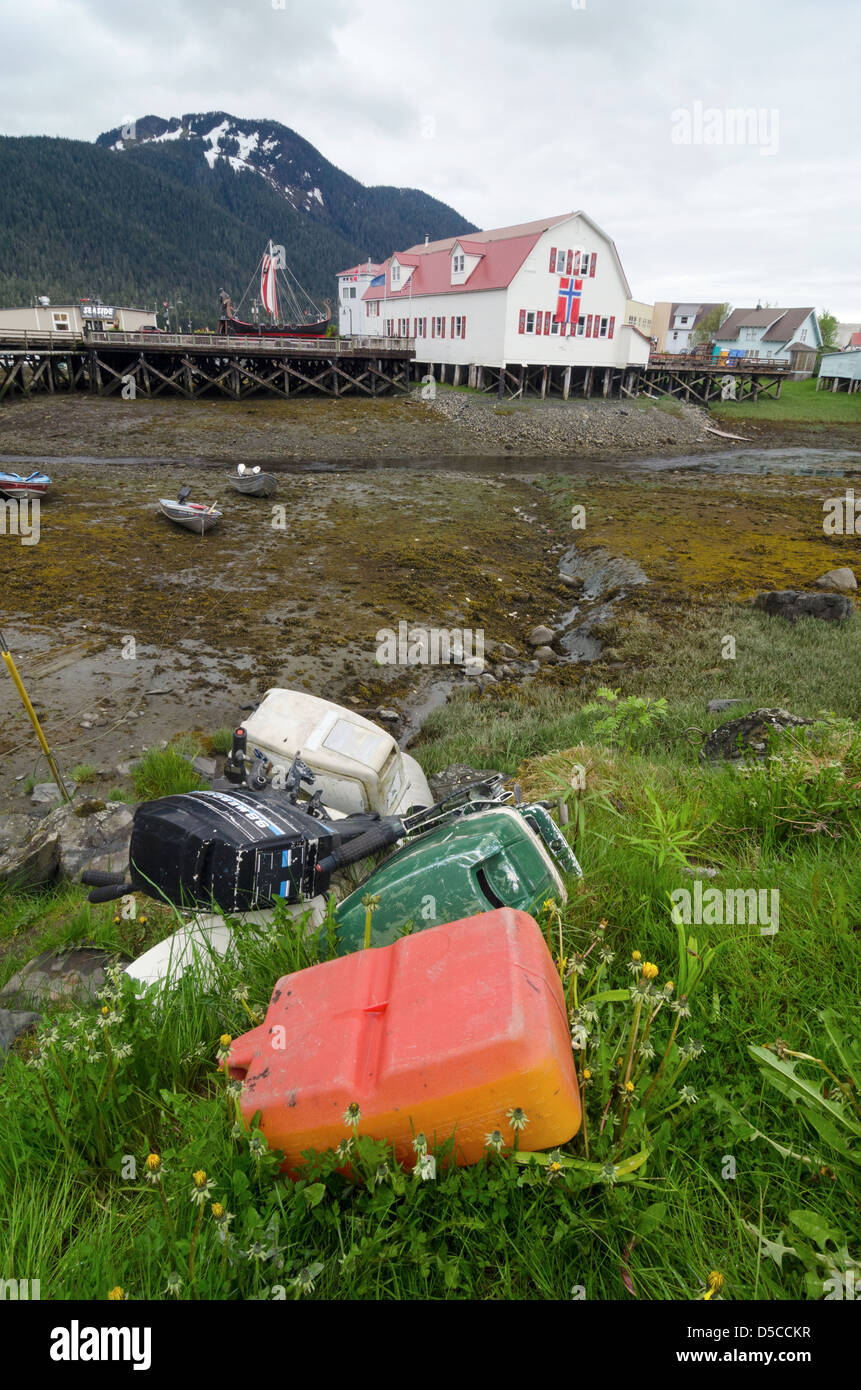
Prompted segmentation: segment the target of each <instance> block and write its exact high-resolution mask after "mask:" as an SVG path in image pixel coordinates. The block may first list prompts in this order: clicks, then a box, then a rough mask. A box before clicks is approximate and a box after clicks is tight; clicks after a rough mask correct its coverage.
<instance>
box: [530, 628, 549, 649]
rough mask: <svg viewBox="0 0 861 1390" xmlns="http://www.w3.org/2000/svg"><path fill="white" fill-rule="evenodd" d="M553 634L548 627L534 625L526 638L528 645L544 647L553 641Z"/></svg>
mask: <svg viewBox="0 0 861 1390" xmlns="http://www.w3.org/2000/svg"><path fill="white" fill-rule="evenodd" d="M553 637H554V634H553V632H552V630H551V629H550V628H549V627H540V626H539V627H534V628H533V629H532V631H531V632H530V633H529V636H528V637H527V638H526V640H527V642H528V643H529V645H530V647H546V646H547V644H548V642H552V641H553Z"/></svg>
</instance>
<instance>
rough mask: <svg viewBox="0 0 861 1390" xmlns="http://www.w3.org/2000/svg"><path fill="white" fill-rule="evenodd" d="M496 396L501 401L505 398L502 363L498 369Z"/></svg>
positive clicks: (503, 364) (503, 367) (503, 366)
mask: <svg viewBox="0 0 861 1390" xmlns="http://www.w3.org/2000/svg"><path fill="white" fill-rule="evenodd" d="M496 394H497V396H498V397H499V399H500V400H503V399H504V397H505V363H504V362H503V363H502V364H501V366H500V368H499V381H498V382H497V385H496Z"/></svg>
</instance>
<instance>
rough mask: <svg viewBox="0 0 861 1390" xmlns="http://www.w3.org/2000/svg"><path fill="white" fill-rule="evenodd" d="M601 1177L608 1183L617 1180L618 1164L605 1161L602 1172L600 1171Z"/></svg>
mask: <svg viewBox="0 0 861 1390" xmlns="http://www.w3.org/2000/svg"><path fill="white" fill-rule="evenodd" d="M599 1177H600V1179H601V1181H602V1182H606V1183H614V1182H616V1165H615V1164H614V1163H605V1164H603V1165H602V1167H601V1172H600V1174H599Z"/></svg>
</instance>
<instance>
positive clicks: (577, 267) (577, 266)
mask: <svg viewBox="0 0 861 1390" xmlns="http://www.w3.org/2000/svg"><path fill="white" fill-rule="evenodd" d="M579 270H580V252H579V251H575V252H574V274H575V275H577V274H578V273H579Z"/></svg>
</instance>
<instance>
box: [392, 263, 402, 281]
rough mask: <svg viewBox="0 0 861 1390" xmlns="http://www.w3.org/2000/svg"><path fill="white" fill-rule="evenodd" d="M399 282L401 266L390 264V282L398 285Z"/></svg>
mask: <svg viewBox="0 0 861 1390" xmlns="http://www.w3.org/2000/svg"><path fill="white" fill-rule="evenodd" d="M400 283H401V268H400V266H399V265H393V266H392V284H393V285H399V284H400Z"/></svg>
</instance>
